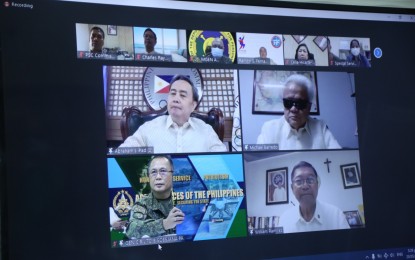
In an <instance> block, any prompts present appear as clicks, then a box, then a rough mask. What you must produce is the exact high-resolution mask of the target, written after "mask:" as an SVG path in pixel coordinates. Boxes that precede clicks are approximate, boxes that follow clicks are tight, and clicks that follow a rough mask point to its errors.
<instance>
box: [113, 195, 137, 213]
mask: <svg viewBox="0 0 415 260" xmlns="http://www.w3.org/2000/svg"><path fill="white" fill-rule="evenodd" d="M133 205H134V201H133V198H132V197H131V195H130V194H129V193H128V191H126V190H121V191H119V192H117V194H116V195H115V196H114V199H113V200H112V207H113V208H114V211H115V212H116V213H117V214H118V216H120V217H126V216H128V214H129V213H130V210H131V208H132V207H133Z"/></svg>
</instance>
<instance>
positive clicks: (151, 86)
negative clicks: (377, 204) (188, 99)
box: [142, 67, 203, 110]
mask: <svg viewBox="0 0 415 260" xmlns="http://www.w3.org/2000/svg"><path fill="white" fill-rule="evenodd" d="M175 75H185V76H187V77H189V78H190V80H191V81H192V82H193V84H194V85H195V87H196V88H197V91H198V94H199V102H200V100H201V99H202V95H203V80H202V74H201V73H200V71H199V70H198V69H188V68H156V67H148V68H147V69H146V70H145V71H144V74H143V79H142V86H143V96H144V100H145V101H146V103H147V104H148V106H149V107H150V108H151V109H152V110H161V109H163V108H165V107H166V106H167V97H168V94H169V90H170V81H171V80H172V79H173V77H174V76H175Z"/></svg>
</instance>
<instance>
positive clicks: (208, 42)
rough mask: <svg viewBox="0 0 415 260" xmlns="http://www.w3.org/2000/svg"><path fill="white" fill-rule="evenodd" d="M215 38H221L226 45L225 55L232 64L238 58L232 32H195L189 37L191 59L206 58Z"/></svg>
mask: <svg viewBox="0 0 415 260" xmlns="http://www.w3.org/2000/svg"><path fill="white" fill-rule="evenodd" d="M215 38H220V39H221V40H222V42H223V45H224V47H225V48H224V51H223V55H224V56H227V57H229V58H230V59H231V60H232V62H234V61H235V57H236V46H235V41H234V38H233V36H232V34H231V33H230V32H218V31H198V30H194V31H192V32H191V34H190V36H189V54H190V57H191V59H193V58H195V57H199V58H200V57H203V56H205V55H206V54H207V53H206V50H207V47H209V46H212V42H213V40H214V39H215Z"/></svg>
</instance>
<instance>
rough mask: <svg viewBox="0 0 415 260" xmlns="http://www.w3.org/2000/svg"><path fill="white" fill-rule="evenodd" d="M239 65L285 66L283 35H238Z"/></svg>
mask: <svg viewBox="0 0 415 260" xmlns="http://www.w3.org/2000/svg"><path fill="white" fill-rule="evenodd" d="M236 39H237V41H238V42H237V52H238V64H255V65H283V64H284V47H283V45H284V41H283V38H282V35H281V34H259V33H236Z"/></svg>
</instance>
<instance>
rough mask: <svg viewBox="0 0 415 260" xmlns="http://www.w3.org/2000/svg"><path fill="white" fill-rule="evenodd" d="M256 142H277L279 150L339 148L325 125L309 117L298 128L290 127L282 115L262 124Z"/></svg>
mask: <svg viewBox="0 0 415 260" xmlns="http://www.w3.org/2000/svg"><path fill="white" fill-rule="evenodd" d="M257 144H278V146H279V149H280V150H301V149H340V148H341V147H340V145H339V143H338V142H337V140H336V139H335V138H334V136H333V134H332V133H331V132H330V130H329V129H328V127H327V125H326V124H325V123H324V122H323V121H321V120H318V119H314V118H311V117H309V118H308V119H307V123H306V124H305V126H304V127H303V128H300V129H298V130H295V129H293V128H291V126H290V124H289V123H288V122H287V120H285V117H284V116H282V117H281V118H279V119H274V120H270V121H267V122H265V123H264V125H263V126H262V130H261V134H260V135H259V136H258V139H257Z"/></svg>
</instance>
